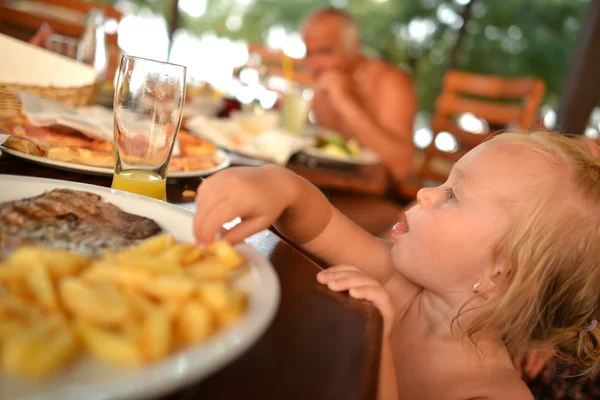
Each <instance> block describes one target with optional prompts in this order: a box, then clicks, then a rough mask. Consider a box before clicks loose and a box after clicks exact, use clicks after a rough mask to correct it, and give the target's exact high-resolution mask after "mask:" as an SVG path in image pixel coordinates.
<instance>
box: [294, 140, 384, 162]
mask: <svg viewBox="0 0 600 400" xmlns="http://www.w3.org/2000/svg"><path fill="white" fill-rule="evenodd" d="M315 141H316V142H315V145H314V146H310V147H306V148H305V149H304V150H303V152H304V153H305V154H307V155H309V156H311V157H314V158H315V159H317V160H319V161H323V162H329V163H336V164H339V163H346V164H359V165H371V164H378V163H379V161H380V160H379V156H378V155H377V153H375V152H374V151H373V150H371V149H367V148H364V147H361V146H360V145H359V144H358V142H357V141H355V140H353V139H346V138H344V137H343V136H342V135H340V134H337V133H328V134H324V135H320V136H317V137H316V138H315Z"/></svg>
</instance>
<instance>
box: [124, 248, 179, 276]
mask: <svg viewBox="0 0 600 400" xmlns="http://www.w3.org/2000/svg"><path fill="white" fill-rule="evenodd" d="M117 262H118V263H119V264H120V265H122V266H125V267H129V268H140V269H143V270H146V271H149V272H154V273H177V272H182V268H181V266H180V265H179V264H175V263H167V262H165V261H164V260H163V259H162V258H160V257H158V258H157V257H156V256H152V255H145V254H137V253H125V254H119V255H118V256H117Z"/></svg>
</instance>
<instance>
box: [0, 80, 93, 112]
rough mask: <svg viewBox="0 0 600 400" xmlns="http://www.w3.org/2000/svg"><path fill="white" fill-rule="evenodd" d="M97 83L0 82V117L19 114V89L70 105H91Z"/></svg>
mask: <svg viewBox="0 0 600 400" xmlns="http://www.w3.org/2000/svg"><path fill="white" fill-rule="evenodd" d="M99 89H100V85H99V84H90V85H85V86H79V87H42V86H34V85H21V84H12V83H2V82H0V118H3V117H17V116H19V115H21V101H19V98H18V96H17V93H18V92H19V91H21V90H25V91H27V92H30V93H33V94H36V95H38V96H41V97H45V98H48V99H50V100H54V101H57V102H59V103H63V104H66V105H69V106H72V107H78V106H85V105H91V104H94V103H95V102H96V97H97V95H98V91H99Z"/></svg>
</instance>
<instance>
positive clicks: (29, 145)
mask: <svg viewBox="0 0 600 400" xmlns="http://www.w3.org/2000/svg"><path fill="white" fill-rule="evenodd" d="M3 146H5V147H7V148H9V149H12V150H15V151H18V152H19V153H25V154H29V155H32V156H38V157H44V156H45V155H46V150H45V149H44V148H42V147H41V146H39V145H38V144H37V143H36V142H34V141H33V140H30V139H26V138H23V137H19V136H12V135H11V136H9V137H8V139H6V140H5V141H4V143H3Z"/></svg>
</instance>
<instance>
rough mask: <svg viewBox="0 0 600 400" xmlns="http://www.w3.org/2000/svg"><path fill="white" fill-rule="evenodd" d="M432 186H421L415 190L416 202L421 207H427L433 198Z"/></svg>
mask: <svg viewBox="0 0 600 400" xmlns="http://www.w3.org/2000/svg"><path fill="white" fill-rule="evenodd" d="M432 190H433V189H432V188H422V189H421V190H419V191H418V192H417V202H418V203H419V206H421V207H427V206H428V205H429V204H431V201H432V199H433V196H432Z"/></svg>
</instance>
